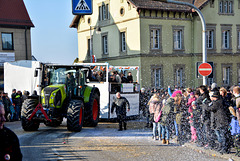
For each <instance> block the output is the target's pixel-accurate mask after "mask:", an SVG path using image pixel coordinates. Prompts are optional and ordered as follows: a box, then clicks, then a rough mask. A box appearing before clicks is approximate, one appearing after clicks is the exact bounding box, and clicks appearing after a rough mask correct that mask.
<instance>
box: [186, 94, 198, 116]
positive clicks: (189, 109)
mask: <svg viewBox="0 0 240 161" xmlns="http://www.w3.org/2000/svg"><path fill="white" fill-rule="evenodd" d="M195 100H196V97H193V98H191V97H189V99H188V103H187V105H188V106H189V108H188V112H189V113H192V102H193V101H195Z"/></svg>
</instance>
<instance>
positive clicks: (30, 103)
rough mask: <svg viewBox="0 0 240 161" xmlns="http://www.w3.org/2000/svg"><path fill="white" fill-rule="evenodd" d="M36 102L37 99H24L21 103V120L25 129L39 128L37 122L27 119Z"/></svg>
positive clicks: (34, 129) (33, 129)
mask: <svg viewBox="0 0 240 161" xmlns="http://www.w3.org/2000/svg"><path fill="white" fill-rule="evenodd" d="M37 104H38V100H37V99H26V100H25V101H24V102H23V105H22V111H21V122H22V128H23V129H24V130H25V131H36V130H38V128H39V124H40V123H39V122H34V121H32V120H30V121H29V120H28V118H29V117H30V116H31V114H32V113H33V111H34V109H35V108H36V106H37Z"/></svg>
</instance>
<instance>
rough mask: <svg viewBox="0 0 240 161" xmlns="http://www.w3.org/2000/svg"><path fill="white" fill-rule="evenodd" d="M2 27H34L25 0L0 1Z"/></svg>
mask: <svg viewBox="0 0 240 161" xmlns="http://www.w3.org/2000/svg"><path fill="white" fill-rule="evenodd" d="M0 25H4V26H27V27H34V25H33V23H32V21H31V20H30V17H29V15H28V12H27V9H26V7H25V4H24V2H23V0H0Z"/></svg>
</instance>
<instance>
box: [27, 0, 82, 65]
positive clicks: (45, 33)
mask: <svg viewBox="0 0 240 161" xmlns="http://www.w3.org/2000/svg"><path fill="white" fill-rule="evenodd" d="M23 1H24V3H25V6H26V8H27V11H28V14H29V16H30V19H31V20H32V22H33V24H34V26H35V27H34V28H32V29H31V43H32V45H31V47H32V55H33V56H35V57H36V59H37V60H38V61H41V62H44V63H60V64H72V63H73V61H74V59H76V58H77V57H78V47H77V43H78V40H77V30H76V28H69V26H70V24H71V22H72V20H73V17H74V15H73V14H72V0H23Z"/></svg>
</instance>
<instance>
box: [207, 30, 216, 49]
mask: <svg viewBox="0 0 240 161" xmlns="http://www.w3.org/2000/svg"><path fill="white" fill-rule="evenodd" d="M213 36H214V30H207V32H206V40H207V49H213V48H214V45H213V44H214V41H213V38H214V37H213Z"/></svg>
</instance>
